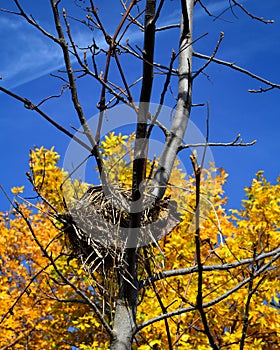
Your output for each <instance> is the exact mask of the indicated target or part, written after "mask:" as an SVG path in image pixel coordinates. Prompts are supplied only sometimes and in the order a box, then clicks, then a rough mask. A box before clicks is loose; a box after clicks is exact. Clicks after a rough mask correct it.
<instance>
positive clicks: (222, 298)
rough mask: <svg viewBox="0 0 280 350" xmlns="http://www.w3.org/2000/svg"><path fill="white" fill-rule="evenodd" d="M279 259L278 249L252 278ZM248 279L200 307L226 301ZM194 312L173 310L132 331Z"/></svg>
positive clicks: (248, 279)
mask: <svg viewBox="0 0 280 350" xmlns="http://www.w3.org/2000/svg"><path fill="white" fill-rule="evenodd" d="M279 258H280V248H278V249H277V253H275V255H274V256H273V257H272V258H271V260H270V261H268V262H267V263H266V264H264V265H263V266H262V267H261V268H260V269H258V270H257V271H256V272H254V274H253V278H256V277H258V276H259V275H261V274H262V273H263V272H265V271H267V270H268V269H269V267H270V266H271V265H272V263H273V262H275V261H276V260H278V259H279ZM256 259H257V258H256ZM252 261H254V258H253V260H252ZM203 269H204V268H203ZM250 279H251V276H250V277H248V278H246V279H244V280H243V281H242V282H240V283H239V284H237V285H236V286H234V287H233V288H232V289H230V290H228V291H227V292H225V293H224V294H222V295H220V296H218V297H217V298H215V299H213V300H211V301H208V302H207V303H204V304H203V305H202V307H203V309H205V308H209V307H211V306H213V305H215V304H218V303H219V302H220V301H222V300H224V299H226V298H227V297H228V296H230V295H231V294H233V293H234V292H236V291H238V290H239V289H240V288H242V287H244V286H245V285H246V284H248V283H249V281H250ZM194 310H196V307H195V306H191V307H187V308H183V309H179V310H175V311H172V312H169V313H167V314H165V315H160V316H157V317H154V318H152V319H150V320H148V321H146V322H144V323H142V324H141V325H139V326H138V327H137V329H135V330H134V333H136V332H138V331H139V330H141V329H143V328H145V327H147V326H149V325H151V324H153V323H155V322H158V321H161V320H164V319H165V318H169V317H173V316H177V315H180V314H183V313H187V312H190V311H194Z"/></svg>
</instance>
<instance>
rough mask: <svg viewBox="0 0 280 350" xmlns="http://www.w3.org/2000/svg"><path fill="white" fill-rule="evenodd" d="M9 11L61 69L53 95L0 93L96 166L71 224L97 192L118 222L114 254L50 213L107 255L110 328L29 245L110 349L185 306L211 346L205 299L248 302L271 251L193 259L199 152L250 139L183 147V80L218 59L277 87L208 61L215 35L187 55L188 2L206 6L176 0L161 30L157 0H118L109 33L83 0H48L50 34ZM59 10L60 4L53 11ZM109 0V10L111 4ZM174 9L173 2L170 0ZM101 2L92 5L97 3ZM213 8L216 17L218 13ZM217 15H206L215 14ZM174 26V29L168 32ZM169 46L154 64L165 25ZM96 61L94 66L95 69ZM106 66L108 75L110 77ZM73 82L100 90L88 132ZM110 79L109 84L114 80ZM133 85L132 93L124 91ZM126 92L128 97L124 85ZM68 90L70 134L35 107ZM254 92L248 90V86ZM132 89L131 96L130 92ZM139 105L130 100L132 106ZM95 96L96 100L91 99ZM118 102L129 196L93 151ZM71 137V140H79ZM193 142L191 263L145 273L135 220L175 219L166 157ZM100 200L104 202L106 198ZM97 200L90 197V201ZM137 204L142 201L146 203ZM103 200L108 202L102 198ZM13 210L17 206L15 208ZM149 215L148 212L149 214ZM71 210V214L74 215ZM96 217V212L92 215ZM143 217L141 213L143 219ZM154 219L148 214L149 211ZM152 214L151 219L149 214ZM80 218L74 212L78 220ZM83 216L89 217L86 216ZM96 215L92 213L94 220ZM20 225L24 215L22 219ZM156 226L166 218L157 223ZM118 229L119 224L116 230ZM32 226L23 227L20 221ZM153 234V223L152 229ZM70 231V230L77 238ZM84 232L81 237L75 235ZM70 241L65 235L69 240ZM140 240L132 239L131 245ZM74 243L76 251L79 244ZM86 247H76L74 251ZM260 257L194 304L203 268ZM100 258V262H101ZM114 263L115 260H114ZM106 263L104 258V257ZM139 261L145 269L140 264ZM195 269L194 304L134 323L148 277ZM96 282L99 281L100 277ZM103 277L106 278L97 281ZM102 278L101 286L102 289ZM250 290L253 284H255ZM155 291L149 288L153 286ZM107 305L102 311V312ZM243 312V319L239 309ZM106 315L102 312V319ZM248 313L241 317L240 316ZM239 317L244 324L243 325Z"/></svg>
mask: <svg viewBox="0 0 280 350" xmlns="http://www.w3.org/2000/svg"><path fill="white" fill-rule="evenodd" d="M12 2H13V5H14V7H13V8H5V9H4V8H2V9H1V11H2V13H5V14H10V15H14V16H19V17H21V18H24V19H25V20H26V21H27V22H28V23H29V25H31V26H33V27H34V28H36V29H37V30H38V31H40V32H41V34H42V35H43V36H45V37H47V38H48V39H49V40H50V41H51V42H52V43H54V44H55V45H58V46H59V47H60V49H61V53H62V55H63V60H64V68H63V69H62V70H60V71H59V72H58V73H57V74H55V76H56V77H57V78H58V79H60V80H62V84H63V85H62V88H61V93H60V94H58V95H52V96H48V97H45V98H44V99H42V101H40V102H34V101H31V100H29V99H28V98H25V97H23V96H19V95H18V94H16V93H15V92H13V91H11V90H8V89H6V88H5V87H4V86H0V91H2V92H4V93H5V94H7V95H9V96H11V97H12V98H14V99H15V100H18V101H20V102H22V103H23V104H24V107H25V108H27V109H29V110H31V111H34V112H35V113H37V114H39V115H40V116H42V117H43V118H45V119H46V120H47V121H48V122H49V123H51V124H52V125H53V126H54V127H55V128H57V129H58V130H60V131H61V132H63V133H64V134H66V135H67V136H69V137H70V138H72V139H73V140H74V141H75V142H77V143H78V144H79V145H81V146H82V147H84V148H85V149H86V150H87V151H88V155H89V156H93V157H94V158H95V160H96V164H97V167H98V172H99V176H100V178H101V186H100V187H98V188H95V187H94V188H93V190H91V192H89V193H86V194H85V196H84V197H83V198H82V199H81V202H79V203H78V204H79V208H78V207H77V205H76V207H75V208H74V210H73V211H72V212H71V216H72V219H73V217H74V219H75V220H76V222H77V221H79V219H80V220H81V217H80V218H79V216H82V215H83V214H82V212H81V208H82V209H83V206H82V204H81V203H84V202H85V201H94V200H96V201H97V199H96V198H97V197H98V198H99V199H100V198H101V197H102V200H103V201H104V203H105V204H106V205H105V204H104V205H105V207H106V210H109V211H110V210H111V209H110V208H111V207H110V206H112V205H113V208H114V209H116V208H117V209H116V212H117V216H116V218H117V219H118V220H119V221H125V223H124V222H123V223H122V224H121V223H119V224H118V225H123V227H124V228H125V230H124V232H125V237H124V239H123V240H122V243H121V247H120V246H118V247H117V248H116V249H115V250H114V251H110V249H111V248H108V247H107V246H104V245H102V243H96V242H95V241H94V239H92V240H91V238H90V237H91V236H90V234H88V235H87V234H86V229H85V228H84V227H83V228H82V229H81V230H80V231H79V227H78V225H76V224H75V223H73V221H72V220H69V216H68V217H67V216H66V215H62V216H61V217H60V218H61V220H62V222H63V223H64V224H65V225H68V227H70V228H69V229H68V231H69V232H70V233H69V234H70V235H71V234H72V236H74V235H75V238H74V240H75V242H76V243H77V241H80V243H79V244H80V246H81V247H82V248H83V247H84V246H85V244H88V243H85V241H87V242H88V241H90V243H89V244H88V245H89V246H91V248H92V250H91V254H93V252H94V251H96V250H97V251H98V252H99V253H100V254H101V255H102V254H104V252H105V251H106V249H107V253H108V251H109V255H110V254H111V258H112V259H113V260H114V264H117V266H116V265H115V266H114V267H115V269H114V270H113V271H114V272H113V273H114V277H112V278H113V281H114V282H113V283H115V284H116V285H117V291H116V295H113V296H112V298H116V299H115V304H114V305H115V310H114V314H113V319H112V325H110V324H109V321H108V320H109V318H108V317H107V316H106V315H104V314H103V313H102V312H101V310H100V308H99V305H98V304H95V303H94V302H93V301H91V300H89V298H88V297H87V296H86V294H85V293H83V291H81V290H79V289H78V288H77V287H76V286H75V285H73V283H72V282H71V281H70V280H68V279H67V277H65V276H63V274H62V273H61V272H60V271H59V269H58V268H57V267H56V263H55V260H54V259H53V257H52V256H50V255H49V253H48V252H47V251H46V250H45V249H44V248H43V247H42V246H40V242H37V243H38V245H39V246H40V248H41V250H42V252H43V253H44V254H45V255H46V256H47V257H48V258H49V260H50V263H51V264H53V266H54V267H55V269H56V271H57V273H58V274H59V275H60V276H61V278H62V279H63V280H64V282H66V283H67V284H69V285H70V286H71V287H72V288H73V290H75V292H77V293H78V295H79V296H80V297H81V298H82V299H83V300H84V301H85V302H87V303H89V305H91V307H92V309H93V310H94V312H96V315H97V317H98V318H99V319H100V322H101V323H102V324H103V326H104V329H105V331H106V332H107V333H108V335H109V337H110V339H111V349H118V350H121V349H130V348H131V344H132V342H133V339H134V337H135V336H136V334H138V332H140V331H141V330H142V329H143V328H144V327H146V326H148V325H151V324H153V323H156V322H158V321H160V320H167V319H170V318H172V317H173V316H176V315H180V314H183V313H186V312H190V311H192V310H197V311H198V312H199V314H200V317H201V320H202V323H203V326H204V329H203V332H204V333H205V334H206V336H207V337H208V341H209V344H210V345H211V347H212V348H213V349H219V345H218V340H217V336H216V335H214V334H213V333H212V332H211V329H210V328H209V324H208V320H207V316H206V309H207V308H209V307H210V306H212V305H215V304H217V303H218V302H219V301H221V300H223V299H225V298H226V297H227V296H228V295H230V294H231V293H234V292H235V291H236V290H238V289H240V288H241V287H243V286H245V285H248V286H249V287H248V288H249V292H248V293H249V294H248V305H249V303H250V298H251V296H252V294H253V293H254V291H255V290H256V289H253V283H252V281H253V280H254V278H256V277H258V276H260V275H261V273H262V272H264V271H266V270H267V269H269V268H270V266H271V264H272V263H273V262H274V261H276V260H277V259H278V258H279V255H280V251H279V248H277V249H274V250H272V251H271V252H269V253H263V254H259V255H257V256H254V257H252V258H248V259H245V260H241V261H236V262H235V263H222V264H221V265H216V266H213V265H212V266H207V265H205V264H204V262H203V261H201V253H200V249H201V238H200V218H201V213H200V206H201V191H200V182H201V174H202V168H203V161H204V155H205V152H206V149H207V147H209V146H248V145H252V144H253V143H254V142H248V143H244V142H242V140H241V139H240V136H237V138H236V139H235V140H233V141H232V142H227V143H215V142H209V140H208V137H207V136H206V140H205V142H203V143H201V144H196V145H191V144H185V143H184V135H185V132H186V129H187V127H188V123H189V119H190V114H191V109H192V107H193V102H192V86H193V81H194V79H196V78H197V77H198V76H200V75H202V74H204V72H205V70H206V68H207V67H208V66H209V65H210V64H213V65H215V64H219V65H222V66H224V67H229V68H231V69H232V70H236V71H238V72H240V73H242V74H244V75H247V76H249V77H250V78H252V79H255V80H257V81H259V82H261V83H262V84H264V87H263V88H261V89H260V92H265V91H268V90H272V89H279V88H280V85H278V84H276V83H273V82H270V81H268V80H266V79H264V78H262V77H260V76H258V75H256V74H254V73H252V72H250V71H248V70H246V69H243V68H241V67H239V66H237V65H235V64H233V63H231V62H227V61H224V60H221V59H218V58H216V54H217V52H218V49H219V47H220V45H221V43H222V40H223V34H221V35H220V38H219V40H218V42H217V45H216V47H215V48H214V50H213V52H212V53H211V54H209V55H205V54H202V53H199V52H195V51H194V43H195V42H196V41H198V40H199V39H200V38H194V37H193V20H194V18H195V17H194V7H195V6H197V7H201V8H202V9H203V10H204V11H205V13H206V15H207V16H213V17H214V15H213V14H212V13H210V11H209V10H208V8H207V6H206V5H205V4H204V3H203V2H202V1H200V0H181V1H180V4H179V2H176V6H178V7H179V6H180V11H179V12H180V18H178V23H175V24H173V23H168V24H165V25H164V26H159V24H158V23H159V20H160V19H161V13H162V9H163V8H164V6H165V2H166V1H164V0H158V1H156V0H146V1H137V0H131V1H122V0H121V1H120V4H121V6H122V15H121V17H120V21H119V23H118V25H117V27H116V29H115V31H114V33H113V34H110V33H109V32H108V30H107V28H106V19H105V20H103V19H102V15H103V13H101V12H102V11H101V10H99V9H98V8H97V6H96V5H95V3H94V1H93V0H87V1H83V2H82V1H77V2H76V3H77V14H75V13H74V14H72V13H68V10H67V6H68V4H67V3H66V2H63V1H62V0H58V1H55V0H50V1H49V6H50V8H51V10H52V15H53V23H54V25H55V26H54V27H55V31H54V32H51V31H48V30H47V29H45V28H44V27H42V26H41V24H40V22H39V21H37V20H36V19H35V18H34V17H33V16H32V15H28V10H27V9H25V8H24V7H23V5H22V4H21V1H19V0H13V1H12ZM63 6H65V8H63ZM112 6H114V5H113V4H112ZM174 6H175V2H174ZM99 7H101V8H102V4H100V5H99ZM235 8H239V9H241V10H242V11H243V12H245V13H246V14H247V15H248V16H249V17H251V18H252V19H255V20H258V21H260V22H263V23H269V21H267V20H265V19H263V18H258V17H256V16H255V15H253V14H252V13H250V12H249V11H248V10H247V9H245V7H243V5H242V4H241V3H239V2H237V1H235V0H231V1H230V2H229V5H228V9H227V10H231V11H233V10H234V9H235ZM222 16H223V14H221V15H220V17H222ZM217 17H218V16H216V18H217ZM71 23H75V24H77V23H78V24H79V25H80V26H81V27H85V28H87V29H88V30H89V31H91V32H92V35H93V39H92V42H89V43H87V44H86V45H83V47H80V46H79V45H78V44H77V43H76V41H75V37H74V35H73V32H72V27H71ZM131 28H133V31H136V30H137V31H139V32H140V33H143V45H142V48H139V47H138V46H137V45H133V44H131V43H130V41H129V40H127V41H126V42H125V41H124V38H126V34H127V33H128V32H129V30H130V29H131ZM176 28H177V29H176ZM178 28H179V31H178V39H177V41H178V44H177V47H178V48H177V50H176V51H174V50H172V51H170V55H171V57H170V60H169V64H167V65H166V64H164V63H162V62H157V61H156V60H155V49H156V37H157V35H158V34H160V33H162V32H168V31H170V30H178ZM100 33H101V35H102V37H103V39H102V44H101V45H100V44H99V43H98V41H97V36H100ZM123 57H125V59H129V60H133V61H134V62H135V65H137V64H138V65H139V64H140V65H142V72H141V74H140V76H139V77H138V78H137V79H136V80H135V81H131V77H130V74H129V71H127V70H126V65H125V64H123V63H122V62H121V60H122V58H123ZM194 58H195V59H197V60H198V62H202V63H201V68H200V69H198V70H196V71H193V59H194ZM101 66H103V68H102V67H101ZM112 71H113V73H112ZM115 72H117V73H118V76H117V75H116V74H115ZM155 74H158V75H159V76H160V77H161V79H162V77H164V79H163V83H162V90H161V91H160V93H159V94H158V95H159V96H160V99H159V107H158V109H157V110H156V112H155V113H152V112H151V108H150V103H151V96H152V88H153V86H154V76H155ZM83 79H91V80H92V81H93V82H95V83H97V84H98V85H99V86H100V98H99V101H97V102H98V103H97V106H98V110H99V122H98V123H97V127H96V130H92V129H91V127H90V125H89V122H88V118H87V117H86V114H85V112H84V109H85V108H84V106H83V104H82V102H81V100H82V98H81V96H80V92H79V82H80V81H82V80H83ZM114 79H115V80H114ZM175 79H176V80H177V93H176V98H175V100H176V107H175V111H174V114H173V119H172V124H171V127H167V126H166V125H164V124H163V123H162V122H161V119H160V113H161V108H162V105H163V104H164V102H165V98H166V94H167V91H168V89H169V87H170V84H171V81H174V80H175ZM135 87H137V88H136V89H134V88H135ZM134 90H136V92H135V93H134V92H133V91H134ZM66 92H69V93H70V96H71V100H72V104H73V109H74V110H75V113H76V116H77V118H78V120H79V123H80V125H81V128H82V132H80V134H79V133H75V132H73V131H71V129H69V128H68V127H67V126H64V125H61V124H59V123H58V122H57V121H56V120H55V117H54V118H53V117H52V116H50V115H48V114H47V113H46V112H45V111H44V105H45V104H46V103H47V102H48V101H50V100H53V99H55V98H56V97H58V96H60V95H62V94H64V93H66ZM255 92H256V91H255ZM138 93H139V96H138ZM138 101H139V103H138ZM95 102H96V101H95ZM119 103H122V104H125V105H127V106H128V108H130V109H131V110H132V111H134V113H135V116H136V121H137V122H136V127H135V144H134V150H133V151H134V161H133V175H132V183H131V190H130V191H129V194H127V193H126V194H125V195H123V193H122V192H121V191H119V190H118V189H116V188H115V187H114V186H113V185H112V184H111V182H110V179H109V172H108V169H106V167H105V166H104V160H103V157H102V154H101V152H100V141H101V140H100V138H101V134H102V125H103V123H104V118H105V112H106V111H107V110H110V109H111V108H112V107H114V106H115V105H117V104H119ZM155 126H156V127H158V128H160V129H161V130H162V131H163V133H164V135H165V142H164V146H163V147H162V152H161V155H160V159H159V163H158V165H155V164H153V167H154V168H155V169H153V171H152V173H151V174H147V171H146V169H147V162H148V161H149V160H148V149H149V139H150V136H151V132H152V129H153V128H154V127H155ZM79 135H81V137H80V136H79ZM191 147H193V148H201V149H203V150H204V151H203V152H202V157H201V159H200V160H199V159H198V158H197V156H196V155H195V154H193V155H192V156H191V161H192V166H193V170H194V174H195V179H196V203H195V208H194V212H195V235H196V264H195V265H194V266H191V267H185V268H182V269H174V270H170V271H164V272H162V273H161V274H154V273H153V271H151V269H149V264H148V263H143V261H147V260H148V258H147V250H146V249H145V248H144V249H140V247H141V246H143V244H141V240H142V239H143V231H145V225H144V224H143V222H144V221H145V218H146V217H149V218H150V216H152V214H154V213H156V214H158V213H159V212H161V210H163V208H165V206H166V205H167V206H168V210H169V215H170V216H172V215H173V217H176V213H174V212H173V213H172V208H173V207H172V205H173V204H174V203H172V201H171V200H169V198H167V197H165V193H166V188H167V187H168V183H169V179H170V175H171V172H172V169H173V167H174V163H175V160H176V157H177V155H178V153H179V152H180V151H182V150H183V149H186V148H191ZM106 198H107V199H108V198H109V200H107V202H106ZM99 199H98V200H99ZM147 201H148V203H149V205H148V209H147ZM109 202H110V203H113V204H108V203H109ZM17 210H19V211H20V209H17ZM123 212H125V213H129V215H128V218H127V217H126V218H124V216H123ZM151 213H152V214H151ZM75 215H76V216H75ZM100 215H101V216H102V215H105V214H104V213H103V214H100ZM149 215H150V216H149ZM155 216H157V215H155ZM157 217H158V216H157ZM82 220H84V218H83V217H82ZM93 220H95V219H94V218H93ZM96 220H97V219H96ZM149 220H150V221H149V224H154V222H153V220H154V219H149ZM26 221H27V223H28V218H26ZM101 221H102V220H100V221H98V220H97V222H96V223H91V224H92V225H95V226H99V231H100V232H101V231H102V230H103V231H104V232H105V233H106V230H107V231H108V230H110V229H109V228H108V227H105V226H106V225H105V226H104V225H103V226H102V222H101ZM164 224H166V221H164ZM118 228H119V226H118ZM30 230H31V231H32V227H31V226H30ZM154 230H155V231H156V230H157V228H156V227H155V228H154ZM77 232H79V233H78V234H77ZM85 235H87V237H85ZM149 235H150V236H149V241H150V243H151V244H153V245H156V244H157V243H156V240H157V238H154V236H155V237H158V236H160V234H159V235H158V234H157V232H151V233H149ZM72 238H73V237H72ZM139 242H140V243H139ZM82 248H81V249H82ZM84 249H85V250H86V248H84ZM267 258H270V260H269V262H267V263H266V264H263V265H260V266H261V267H260V268H259V269H257V270H255V272H254V271H253V270H252V273H251V275H250V277H248V278H247V279H244V280H243V281H242V282H240V283H239V284H236V286H235V287H234V288H233V289H232V290H230V291H228V292H227V293H225V294H222V295H219V296H218V297H217V298H215V299H213V301H212V302H208V303H204V302H203V290H202V286H203V274H204V273H205V272H206V271H210V270H211V271H213V270H217V271H218V270H230V269H232V268H234V267H239V266H243V265H246V266H250V265H252V264H257V262H261V261H264V259H267ZM104 259H105V258H104ZM116 260H117V261H118V262H117V263H116ZM107 262H108V261H107ZM139 264H144V268H145V270H146V274H147V276H146V278H144V279H142V280H141V281H140V280H139ZM145 264H146V265H145ZM189 274H197V276H198V286H197V301H196V305H190V306H189V307H186V308H183V307H182V308H180V309H178V310H176V311H173V312H167V311H166V310H165V311H164V307H163V313H162V315H161V316H158V317H155V318H152V319H151V320H149V321H148V322H145V323H143V324H141V325H139V324H137V323H136V314H137V303H138V299H139V296H140V294H141V292H142V291H143V289H144V288H145V286H147V285H153V284H154V283H155V282H156V281H158V280H161V279H168V278H170V277H172V276H177V275H182V276H183V275H189ZM104 283H105V282H104ZM106 283H108V281H106ZM106 283H105V284H104V286H103V287H104V288H106ZM255 288H256V287H255ZM155 294H156V292H155ZM158 301H159V303H161V300H160V296H159V297H158ZM111 312H112V310H110V314H111ZM247 316H248V315H247ZM110 317H111V316H110ZM247 319H248V317H247ZM246 322H247V321H246ZM246 322H245V321H244V327H243V330H244V332H243V337H242V339H241V343H242V344H243V345H242V346H241V347H240V348H243V346H244V340H245V335H246V325H247V323H246ZM166 333H167V337H168V339H169V348H170V349H172V348H173V346H172V342H171V340H170V334H169V330H168V325H167V326H166Z"/></svg>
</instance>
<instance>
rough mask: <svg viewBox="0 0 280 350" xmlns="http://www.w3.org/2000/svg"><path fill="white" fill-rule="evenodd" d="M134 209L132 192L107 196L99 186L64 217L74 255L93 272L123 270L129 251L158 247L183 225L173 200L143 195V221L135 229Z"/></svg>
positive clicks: (118, 190)
mask: <svg viewBox="0 0 280 350" xmlns="http://www.w3.org/2000/svg"><path fill="white" fill-rule="evenodd" d="M122 203H124V205H122ZM131 205H132V201H131V190H128V189H123V188H119V187H114V188H111V191H110V192H106V193H105V192H104V190H103V188H102V186H95V187H92V188H90V189H89V190H88V191H87V192H86V193H85V194H84V195H83V197H82V198H81V199H80V200H78V201H77V202H76V203H75V205H74V206H73V208H71V209H70V210H69V213H68V214H65V215H63V221H64V225H65V227H64V230H65V232H66V233H67V235H68V237H69V240H70V242H71V244H72V247H73V250H74V252H75V253H77V254H78V255H79V257H80V258H81V259H82V261H83V262H84V263H86V264H87V265H88V266H89V267H90V268H91V270H93V269H94V270H95V269H98V268H99V267H102V268H104V267H105V269H106V270H107V269H109V268H110V267H112V266H113V267H120V266H122V264H123V254H124V251H125V248H139V247H141V246H147V245H149V244H157V241H158V240H159V239H161V238H163V237H164V236H165V235H167V234H168V233H169V232H171V231H172V229H173V228H174V227H175V226H176V225H177V224H178V222H179V221H180V216H179V214H178V213H177V204H176V202H175V201H172V200H171V199H170V197H164V198H163V199H162V200H156V199H155V198H154V197H153V196H151V195H149V194H145V193H143V194H142V199H141V206H140V207H139V208H138V210H139V212H140V214H141V216H140V220H139V221H138V224H137V225H134V226H136V227H131V219H132V216H133V215H135V213H131V210H130V209H128V208H133V207H132V206H131ZM134 208H135V206H134Z"/></svg>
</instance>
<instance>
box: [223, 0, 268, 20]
mask: <svg viewBox="0 0 280 350" xmlns="http://www.w3.org/2000/svg"><path fill="white" fill-rule="evenodd" d="M230 1H232V2H233V3H234V5H235V6H237V7H239V8H240V9H241V10H242V11H243V12H245V13H246V15H248V16H249V17H251V18H252V19H255V20H257V21H260V22H262V23H264V24H272V23H274V20H273V19H264V18H263V17H258V16H255V15H253V14H252V13H251V12H249V11H248V10H247V9H246V8H245V7H244V6H243V5H242V4H241V3H240V2H238V1H236V0H230Z"/></svg>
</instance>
